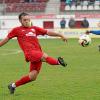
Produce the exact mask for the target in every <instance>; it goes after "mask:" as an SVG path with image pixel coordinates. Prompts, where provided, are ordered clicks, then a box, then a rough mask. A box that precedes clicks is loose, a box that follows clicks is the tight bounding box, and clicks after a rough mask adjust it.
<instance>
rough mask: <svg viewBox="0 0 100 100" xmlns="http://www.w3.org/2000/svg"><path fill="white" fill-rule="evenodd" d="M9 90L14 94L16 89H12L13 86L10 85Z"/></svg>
mask: <svg viewBox="0 0 100 100" xmlns="http://www.w3.org/2000/svg"><path fill="white" fill-rule="evenodd" d="M8 89H9V91H10V94H14V91H15V88H14V87H12V84H9V85H8Z"/></svg>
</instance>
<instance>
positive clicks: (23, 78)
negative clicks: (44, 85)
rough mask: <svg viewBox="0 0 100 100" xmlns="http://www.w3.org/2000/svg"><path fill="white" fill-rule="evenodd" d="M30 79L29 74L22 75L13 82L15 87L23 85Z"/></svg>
mask: <svg viewBox="0 0 100 100" xmlns="http://www.w3.org/2000/svg"><path fill="white" fill-rule="evenodd" d="M30 81H31V80H30V78H29V75H28V76H24V77H22V78H21V79H20V80H18V81H16V82H15V84H16V87H18V86H20V85H23V84H25V83H28V82H30Z"/></svg>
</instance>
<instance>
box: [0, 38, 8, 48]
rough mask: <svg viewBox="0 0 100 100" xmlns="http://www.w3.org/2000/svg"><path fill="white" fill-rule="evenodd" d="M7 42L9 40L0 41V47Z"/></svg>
mask: <svg viewBox="0 0 100 100" xmlns="http://www.w3.org/2000/svg"><path fill="white" fill-rule="evenodd" d="M8 41H9V38H8V37H6V38H4V39H3V40H1V41H0V47H1V46H3V45H4V44H6V43H7V42H8Z"/></svg>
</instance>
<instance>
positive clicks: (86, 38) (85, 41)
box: [79, 34, 91, 47]
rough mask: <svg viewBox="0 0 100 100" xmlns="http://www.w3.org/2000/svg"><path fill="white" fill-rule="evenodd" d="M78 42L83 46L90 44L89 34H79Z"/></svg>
mask: <svg viewBox="0 0 100 100" xmlns="http://www.w3.org/2000/svg"><path fill="white" fill-rule="evenodd" d="M79 44H80V45H81V46H83V47H87V46H89V45H90V44H91V38H90V37H89V35H86V34H82V35H80V36H79Z"/></svg>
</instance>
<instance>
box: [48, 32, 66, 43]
mask: <svg viewBox="0 0 100 100" xmlns="http://www.w3.org/2000/svg"><path fill="white" fill-rule="evenodd" d="M47 35H48V36H54V37H61V39H62V40H63V41H65V42H67V37H66V36H65V35H64V34H61V33H56V32H51V31H47Z"/></svg>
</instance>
